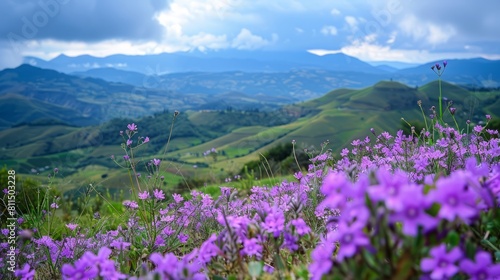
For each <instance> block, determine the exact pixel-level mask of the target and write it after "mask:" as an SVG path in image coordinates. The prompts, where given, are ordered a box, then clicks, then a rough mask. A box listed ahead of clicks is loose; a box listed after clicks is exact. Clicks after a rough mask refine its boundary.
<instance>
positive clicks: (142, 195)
mask: <svg viewBox="0 0 500 280" xmlns="http://www.w3.org/2000/svg"><path fill="white" fill-rule="evenodd" d="M138 196H139V199H140V200H145V199H148V198H149V192H148V191H143V192H142V193H139V194H138Z"/></svg>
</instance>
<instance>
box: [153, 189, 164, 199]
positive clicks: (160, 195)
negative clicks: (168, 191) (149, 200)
mask: <svg viewBox="0 0 500 280" xmlns="http://www.w3.org/2000/svg"><path fill="white" fill-rule="evenodd" d="M153 195H154V196H155V197H156V199H158V200H162V199H165V193H163V190H159V189H155V190H154V191H153Z"/></svg>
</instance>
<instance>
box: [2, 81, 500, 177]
mask: <svg viewBox="0 0 500 280" xmlns="http://www.w3.org/2000/svg"><path fill="white" fill-rule="evenodd" d="M438 96H439V89H438V84H437V83H436V82H433V83H430V84H427V85H425V86H422V87H420V88H418V89H417V88H412V87H408V86H406V85H403V84H400V83H396V82H390V81H383V82H379V83H377V84H375V85H374V86H372V87H367V88H364V89H361V90H351V89H338V90H334V91H331V92H329V93H327V94H325V95H324V96H322V97H320V98H318V99H314V100H310V101H306V102H301V103H298V104H295V105H288V106H284V107H282V109H281V110H279V111H275V112H258V111H236V110H231V109H228V110H219V111H215V110H204V111H189V112H186V113H181V114H180V115H179V116H178V117H177V119H176V120H175V123H174V129H173V135H172V139H171V143H170V146H169V148H168V151H167V153H166V154H163V152H164V149H165V144H166V142H167V139H168V131H169V127H170V124H171V121H172V117H173V114H172V112H163V113H157V114H154V115H152V116H148V117H143V118H139V119H135V120H132V119H114V120H112V121H109V122H106V123H104V124H102V125H99V126H92V127H85V128H77V127H71V126H67V125H63V124H57V125H56V124H47V125H43V123H42V124H38V125H35V124H25V125H20V126H18V127H13V128H10V129H6V130H4V131H0V144H1V145H2V147H4V148H3V149H2V150H0V160H2V161H3V162H5V163H6V164H8V165H9V166H11V167H15V168H18V171H19V172H20V173H27V172H30V170H32V169H35V170H38V169H39V168H40V166H42V167H43V166H54V167H55V166H57V167H59V168H61V169H63V170H64V168H66V170H65V171H66V174H67V175H68V176H69V177H70V178H72V177H71V176H76V177H75V178H77V177H78V178H80V177H81V176H83V175H82V173H81V172H83V171H82V170H88V169H85V168H86V167H88V166H92V170H94V171H93V172H94V173H95V174H94V173H93V174H94V175H95V176H96V177H98V176H97V175H98V174H99V172H101V173H102V174H104V173H106V174H107V175H106V176H107V178H108V180H110V178H114V179H113V182H115V181H120V182H121V180H125V179H124V178H122V177H123V176H126V174H125V173H123V171H120V170H119V169H116V168H115V167H116V165H115V164H114V163H113V161H112V160H111V159H110V156H111V155H115V157H116V158H117V159H121V156H122V155H123V151H121V149H120V146H119V145H120V143H121V137H120V136H119V134H118V132H119V131H120V130H124V129H125V126H126V124H127V123H131V122H135V123H136V124H138V126H139V133H140V135H141V136H149V137H150V138H151V142H150V143H149V144H148V145H146V146H144V148H141V150H140V151H139V154H140V155H141V161H143V162H144V161H147V160H149V159H152V158H153V157H156V158H162V159H164V160H166V161H167V162H169V165H168V168H167V170H169V171H170V172H172V173H175V176H180V175H182V176H185V177H189V176H206V175H207V174H212V172H214V170H216V171H217V172H216V174H221V176H223V174H228V172H229V173H231V172H232V173H236V172H239V170H241V167H242V166H243V165H244V164H245V163H246V162H248V161H250V160H255V159H259V153H263V152H264V151H266V150H268V149H270V148H271V147H273V146H275V145H277V144H278V143H290V142H291V141H292V140H295V142H296V143H297V144H296V149H304V148H307V149H308V150H309V151H313V150H316V151H318V150H319V149H320V147H321V144H322V143H324V142H325V141H327V140H328V141H329V143H330V144H329V146H328V148H331V149H332V150H333V151H334V152H339V151H340V150H341V149H342V148H345V147H348V148H349V147H350V143H351V142H352V140H354V139H357V138H361V139H364V138H365V137H367V136H368V137H373V135H372V134H371V133H370V128H374V129H375V131H376V133H381V132H383V131H388V132H391V133H395V132H396V130H398V129H400V128H401V118H405V119H406V120H407V121H410V122H415V121H420V122H422V121H423V120H422V113H421V111H420V109H419V107H418V105H417V102H418V101H419V100H421V101H422V104H423V105H422V106H423V110H424V113H425V114H426V115H428V114H429V113H430V111H429V108H430V107H431V106H433V105H436V106H437V103H438V102H437V100H438ZM443 96H446V97H447V98H448V100H453V106H454V107H456V108H457V114H456V116H457V118H458V119H457V121H458V122H459V124H460V126H461V127H462V128H464V127H465V121H466V120H467V119H470V120H471V121H472V122H473V123H479V122H481V121H484V115H485V114H491V115H492V117H493V118H499V117H500V115H499V112H500V98H499V97H500V92H497V91H489V92H470V91H467V90H464V89H463V88H460V87H457V86H454V85H452V84H448V83H444V82H443ZM472 107H473V108H472ZM445 120H447V121H450V114H449V113H446V114H445ZM449 123H450V124H451V125H453V123H452V122H449ZM211 148H216V149H217V150H218V151H219V154H218V157H217V161H216V162H215V161H213V160H212V159H210V158H205V157H204V156H203V152H205V151H207V150H209V149H211ZM193 165H197V166H198V169H196V170H195V169H193ZM96 170H100V171H96ZM102 174H101V175H102ZM172 176H174V175H172ZM175 176H174V177H175ZM175 178H177V179H175V180H178V179H179V178H178V177H175ZM125 181H126V180H125ZM71 185H72V184H69V185H68V186H71ZM114 187H119V186H114Z"/></svg>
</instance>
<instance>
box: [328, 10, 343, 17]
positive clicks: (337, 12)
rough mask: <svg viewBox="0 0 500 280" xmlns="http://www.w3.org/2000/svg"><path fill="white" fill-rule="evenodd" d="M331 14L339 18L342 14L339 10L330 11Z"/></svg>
mask: <svg viewBox="0 0 500 280" xmlns="http://www.w3.org/2000/svg"><path fill="white" fill-rule="evenodd" d="M330 14H332V15H333V16H339V15H340V14H341V12H340V11H339V10H338V9H332V10H331V11H330Z"/></svg>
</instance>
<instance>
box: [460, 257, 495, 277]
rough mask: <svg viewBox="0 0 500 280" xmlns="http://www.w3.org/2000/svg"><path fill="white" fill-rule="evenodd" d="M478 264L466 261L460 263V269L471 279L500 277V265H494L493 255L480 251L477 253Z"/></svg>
mask: <svg viewBox="0 0 500 280" xmlns="http://www.w3.org/2000/svg"><path fill="white" fill-rule="evenodd" d="M475 259H476V262H473V261H471V260H469V259H464V260H462V261H461V262H460V269H461V270H462V271H463V272H465V273H467V274H468V275H469V276H470V277H471V279H495V277H500V264H494V263H493V262H492V260H491V254H489V253H487V252H484V251H480V252H477V253H476V257H475Z"/></svg>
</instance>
